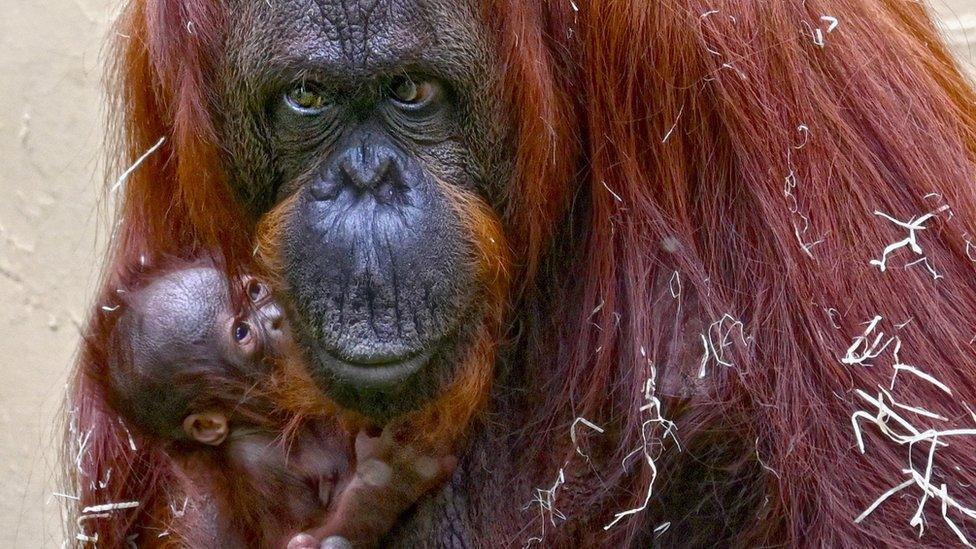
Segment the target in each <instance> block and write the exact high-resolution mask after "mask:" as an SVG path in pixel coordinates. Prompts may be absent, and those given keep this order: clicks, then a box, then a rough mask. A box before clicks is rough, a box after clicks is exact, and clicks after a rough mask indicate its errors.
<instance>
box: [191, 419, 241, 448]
mask: <svg viewBox="0 0 976 549" xmlns="http://www.w3.org/2000/svg"><path fill="white" fill-rule="evenodd" d="M183 432H185V433H186V436H188V437H190V438H191V439H192V440H195V441H197V442H201V443H203V444H208V445H210V446H219V445H220V444H221V443H222V442H224V440H225V439H226V438H227V434H228V433H229V432H230V428H229V427H228V425H227V416H225V415H224V414H221V413H217V412H204V413H202V414H190V415H188V416H186V419H184V420H183Z"/></svg>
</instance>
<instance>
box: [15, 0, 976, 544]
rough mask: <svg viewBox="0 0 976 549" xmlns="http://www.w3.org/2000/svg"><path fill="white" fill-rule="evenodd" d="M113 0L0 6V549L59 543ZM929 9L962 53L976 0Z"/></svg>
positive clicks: (97, 231) (96, 218) (93, 261)
mask: <svg viewBox="0 0 976 549" xmlns="http://www.w3.org/2000/svg"><path fill="white" fill-rule="evenodd" d="M117 3H118V2H116V1H110V0H4V1H3V4H2V5H0V197H2V198H0V303H2V304H3V307H2V308H0V334H2V335H0V357H2V358H0V547H53V546H57V545H59V544H60V541H61V532H60V526H59V520H58V516H57V509H58V507H57V506H58V503H59V502H58V500H57V498H56V496H54V495H53V492H54V490H55V488H54V485H53V482H52V477H53V475H54V471H55V462H54V455H55V448H56V444H57V440H58V437H57V433H56V432H54V430H55V428H54V427H52V425H54V422H55V421H56V419H57V418H59V417H61V414H60V412H59V409H58V407H59V404H60V401H61V398H62V394H63V390H64V383H65V377H66V373H67V370H68V367H69V365H70V363H71V357H72V354H73V352H74V349H75V346H76V344H77V339H78V323H79V322H80V319H81V318H82V317H83V312H84V310H85V304H86V302H87V300H88V298H89V296H90V295H91V293H92V290H93V285H94V281H95V278H96V276H97V266H98V262H99V259H98V258H99V250H100V245H99V242H100V240H103V238H100V237H104V236H105V234H106V225H107V222H106V220H105V215H104V212H103V211H100V209H99V208H98V207H97V198H98V196H99V192H98V189H100V183H101V179H100V164H99V162H98V160H99V155H100V152H99V145H100V142H101V135H102V130H101V126H100V118H101V115H102V110H101V101H100V93H99V84H98V81H99V76H100V73H101V69H100V63H99V53H100V48H101V45H102V44H103V42H104V37H105V33H106V27H107V23H108V21H109V19H110V12H111V11H114V9H115V8H116V4H117ZM935 9H936V10H937V11H938V12H939V13H941V14H943V15H944V16H945V17H946V18H947V19H946V29H947V37H948V38H949V40H950V41H951V42H952V43H953V45H954V47H955V48H956V49H957V51H958V52H960V54H961V55H962V56H964V57H968V56H970V55H971V52H970V51H969V48H968V47H967V46H966V40H965V38H966V35H967V33H971V32H972V31H973V30H974V29H976V0H946V1H945V2H940V3H938V4H937V5H936V6H935ZM843 24H844V22H843V21H841V25H843ZM101 210H104V208H102V209H101Z"/></svg>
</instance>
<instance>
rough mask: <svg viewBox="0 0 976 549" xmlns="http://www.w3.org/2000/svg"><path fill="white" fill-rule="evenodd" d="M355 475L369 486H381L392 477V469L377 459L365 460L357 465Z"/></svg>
mask: <svg viewBox="0 0 976 549" xmlns="http://www.w3.org/2000/svg"><path fill="white" fill-rule="evenodd" d="M357 474H358V475H359V478H361V479H362V480H363V482H365V483H366V484H368V485H370V486H383V485H385V484H387V483H389V482H390V479H391V478H392V477H393V469H392V468H390V466H389V465H387V464H386V463H383V462H382V461H380V460H378V459H367V460H366V461H364V462H362V463H360V464H359V467H357Z"/></svg>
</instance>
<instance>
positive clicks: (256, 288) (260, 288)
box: [246, 278, 271, 303]
mask: <svg viewBox="0 0 976 549" xmlns="http://www.w3.org/2000/svg"><path fill="white" fill-rule="evenodd" d="M246 289H247V296H248V298H250V299H251V303H260V302H261V301H264V300H265V299H266V298H267V297H268V295H270V294H271V292H270V291H268V287H267V286H265V285H264V284H262V283H261V282H258V281H257V280H255V279H253V278H252V279H251V280H249V281H248V282H247V288H246Z"/></svg>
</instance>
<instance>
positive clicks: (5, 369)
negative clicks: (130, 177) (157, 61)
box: [0, 0, 115, 547]
mask: <svg viewBox="0 0 976 549" xmlns="http://www.w3.org/2000/svg"><path fill="white" fill-rule="evenodd" d="M114 4H115V2H112V1H108V0H3V1H2V2H0V197H2V198H0V304H2V305H3V306H2V307H0V334H2V335H0V547H57V546H60V544H61V539H62V534H61V525H60V520H59V517H58V505H59V504H60V502H59V501H58V499H57V497H56V496H54V495H53V494H54V491H55V486H54V483H53V477H54V473H55V470H56V463H55V456H56V449H57V445H58V434H57V427H56V426H55V425H56V423H55V422H56V421H59V420H60V418H61V417H62V415H63V414H61V413H60V411H59V407H60V405H61V400H62V396H63V393H64V383H65V378H66V373H67V371H68V366H69V364H70V363H71V357H72V354H73V353H74V349H75V347H76V345H77V342H78V324H79V322H80V319H81V318H82V317H83V311H84V305H85V303H86V302H87V301H88V300H89V296H90V295H91V293H92V288H93V287H94V282H95V278H96V276H97V269H96V266H97V265H98V263H99V260H98V256H99V254H100V252H99V249H100V247H99V244H98V242H99V239H98V235H104V234H105V233H106V231H105V221H104V219H105V218H106V216H105V215H100V211H99V208H98V207H97V205H96V200H97V197H98V196H99V193H100V188H101V185H100V177H101V176H100V174H99V171H100V168H99V166H100V164H99V162H98V160H99V157H100V154H101V153H100V145H101V141H102V133H103V132H102V129H101V124H100V121H101V118H102V109H101V103H102V102H101V100H100V89H101V88H100V86H99V80H100V75H101V72H102V71H101V68H100V63H99V53H100V50H101V47H102V44H103V43H104V37H105V33H106V28H107V26H108V21H109V19H110V17H111V14H112V13H113V11H114V8H113V5H114Z"/></svg>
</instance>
